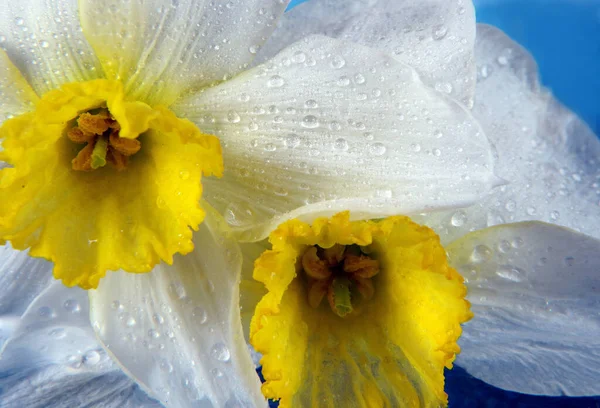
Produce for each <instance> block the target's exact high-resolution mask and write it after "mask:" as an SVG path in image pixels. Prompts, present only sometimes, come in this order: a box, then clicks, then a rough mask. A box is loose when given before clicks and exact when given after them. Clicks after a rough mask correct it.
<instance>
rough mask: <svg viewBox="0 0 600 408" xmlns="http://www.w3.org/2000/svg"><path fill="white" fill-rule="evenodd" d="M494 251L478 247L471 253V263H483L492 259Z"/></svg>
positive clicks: (483, 246)
mask: <svg viewBox="0 0 600 408" xmlns="http://www.w3.org/2000/svg"><path fill="white" fill-rule="evenodd" d="M492 254H493V252H492V250H491V249H490V248H488V247H487V246H485V245H477V246H476V247H475V248H473V252H472V253H471V262H473V263H481V262H486V261H489V260H490V259H492Z"/></svg>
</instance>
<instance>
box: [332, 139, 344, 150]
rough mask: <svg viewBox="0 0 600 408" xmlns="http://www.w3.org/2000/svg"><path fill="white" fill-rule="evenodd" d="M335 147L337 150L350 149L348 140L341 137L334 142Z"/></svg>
mask: <svg viewBox="0 0 600 408" xmlns="http://www.w3.org/2000/svg"><path fill="white" fill-rule="evenodd" d="M333 148H334V149H336V150H341V151H346V150H348V142H347V141H346V139H344V138H341V137H340V138H339V139H336V140H335V142H333Z"/></svg>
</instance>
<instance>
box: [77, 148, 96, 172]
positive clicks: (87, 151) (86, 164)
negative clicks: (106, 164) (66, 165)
mask: <svg viewBox="0 0 600 408" xmlns="http://www.w3.org/2000/svg"><path fill="white" fill-rule="evenodd" d="M95 144H96V143H95V142H89V143H88V144H87V145H86V146H85V147H84V148H83V149H81V150H80V151H79V153H78V154H77V157H75V158H74V159H73V160H72V161H71V165H72V167H73V170H78V171H92V170H93V169H92V153H93V152H94V145H95Z"/></svg>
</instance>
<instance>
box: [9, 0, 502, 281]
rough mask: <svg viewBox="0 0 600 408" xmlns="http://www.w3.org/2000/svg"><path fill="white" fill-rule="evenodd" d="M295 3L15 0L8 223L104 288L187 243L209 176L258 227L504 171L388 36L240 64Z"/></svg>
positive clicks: (317, 40) (264, 231) (458, 197)
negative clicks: (374, 43) (57, 0)
mask: <svg viewBox="0 0 600 408" xmlns="http://www.w3.org/2000/svg"><path fill="white" fill-rule="evenodd" d="M285 3H286V2H285V1H280V0H277V1H275V0H255V1H252V2H250V4H249V5H242V4H235V3H233V2H231V3H227V4H224V5H220V6H215V7H213V6H210V5H199V4H196V3H194V2H187V3H182V4H177V5H174V4H171V3H167V2H163V1H156V2H155V4H154V3H153V4H144V5H137V4H120V3H119V2H115V3H114V4H113V3H112V2H87V1H84V2H80V3H79V4H78V5H75V4H74V3H73V2H66V3H65V4H64V7H63V8H64V10H63V9H61V10H52V11H49V10H47V9H45V8H44V7H39V6H36V5H34V4H32V5H31V6H29V5H28V4H27V3H18V4H17V3H15V4H10V5H7V7H5V9H4V11H3V15H2V20H3V22H2V24H3V25H2V28H1V30H2V33H3V34H2V35H3V37H2V38H3V47H4V48H5V50H6V52H3V53H2V55H1V56H0V58H1V63H2V72H3V76H2V78H0V79H1V81H2V84H3V85H2V87H3V89H5V92H4V95H5V96H6V98H9V99H10V102H5V103H4V105H5V106H4V109H3V111H4V115H8V116H10V118H9V119H8V120H6V121H5V122H4V124H3V126H2V128H1V134H2V139H3V148H4V151H3V152H2V155H1V156H0V158H1V159H3V160H4V161H5V162H6V163H7V164H8V166H9V167H8V168H5V169H3V170H2V185H1V186H0V187H1V188H2V191H3V196H2V202H1V204H2V206H1V207H0V211H1V216H2V219H1V220H2V223H1V224H0V238H1V239H2V240H3V241H9V242H10V243H11V245H12V246H13V247H14V248H16V249H20V250H24V249H27V248H30V251H29V254H30V255H31V256H35V257H42V258H45V259H48V260H50V261H52V262H53V263H54V275H55V277H56V278H58V279H62V280H63V282H64V283H65V284H67V285H69V286H72V285H79V286H81V287H83V288H95V287H97V285H98V282H99V280H100V279H101V278H102V277H103V276H104V274H105V273H106V271H107V270H119V269H123V270H126V271H128V272H148V271H149V270H150V269H152V267H154V266H155V265H156V264H157V263H159V262H160V261H164V262H166V263H169V264H170V263H172V262H173V255H174V254H176V253H182V254H185V253H189V252H190V251H191V250H192V249H193V243H192V230H194V229H196V228H197V227H198V225H199V224H200V223H201V222H202V220H203V217H204V210H203V209H202V207H201V206H200V203H199V200H200V197H201V194H202V193H203V187H204V190H205V191H204V196H205V198H206V199H207V200H208V202H209V203H210V204H211V205H213V206H214V207H215V208H216V209H217V210H218V211H219V212H220V213H221V214H225V215H226V218H227V220H228V221H229V223H230V224H231V225H232V227H233V228H234V230H236V232H237V233H238V234H239V236H240V237H243V238H244V239H252V240H255V239H262V238H264V237H265V236H267V235H268V233H269V231H271V230H272V229H273V228H274V226H276V225H277V224H278V223H280V222H281V221H282V220H284V219H286V218H289V217H292V216H301V215H302V214H306V213H310V214H314V213H317V212H320V213H331V212H332V211H336V210H340V209H343V208H346V207H350V206H351V207H353V208H354V209H356V210H357V214H358V213H359V211H360V213H362V214H363V216H366V215H368V214H371V215H379V214H391V213H395V212H397V211H402V212H414V211H421V210H427V209H430V208H431V207H432V205H435V206H436V207H453V206H457V205H465V204H467V203H471V202H473V201H475V200H476V199H478V198H480V197H482V196H483V195H484V194H485V193H486V192H487V191H488V190H489V189H490V188H491V187H492V186H493V185H494V183H497V180H496V179H495V178H494V176H493V173H492V155H491V154H490V149H489V145H488V142H487V139H486V138H485V135H484V134H483V132H481V129H479V127H478V125H477V123H476V122H475V121H474V120H473V118H472V116H471V115H470V114H469V113H468V112H467V111H466V110H465V109H464V108H462V107H461V106H460V105H459V104H457V103H455V102H452V101H450V100H448V99H446V98H444V97H443V96H441V95H440V94H438V93H436V92H435V91H432V90H431V89H429V88H428V87H426V86H425V85H424V83H423V82H422V81H421V80H420V79H419V77H418V76H417V74H416V73H415V71H414V70H413V69H412V68H410V67H409V66H407V65H404V64H403V63H402V62H400V61H398V60H395V59H393V58H392V57H389V56H387V55H385V54H383V53H381V52H378V51H375V50H370V49H367V48H363V47H360V46H357V45H353V44H349V43H344V42H341V41H338V40H333V39H327V38H323V37H312V38H309V39H307V40H306V41H304V42H300V43H297V44H295V45H292V46H290V47H288V48H287V49H286V50H284V51H282V52H281V53H280V54H279V55H277V56H276V57H274V58H272V59H271V60H269V61H268V62H267V63H265V64H264V65H262V66H258V67H255V68H252V69H249V70H247V71H245V72H240V71H243V69H244V68H247V67H248V65H249V64H250V63H251V61H252V59H253V56H254V54H255V53H256V50H257V49H258V48H259V46H260V44H261V43H262V42H263V41H264V39H266V38H267V37H268V35H269V33H270V32H271V31H272V29H273V28H274V25H275V21H276V19H277V18H278V17H279V16H280V15H281V14H282V13H283V10H284V8H285ZM266 6H268V7H266ZM212 18H214V21H213V20H211V19H212ZM230 21H234V22H235V23H234V24H233V25H234V28H233V29H231V28H226V26H227V24H228V22H230ZM234 39H235V40H234ZM188 119H189V120H188ZM190 120H191V121H192V122H190ZM405 122H406V123H409V124H408V125H407V126H404V125H403V123H405ZM444 134H446V135H449V134H452V138H447V141H444V139H443V135H444ZM212 135H217V136H218V137H219V139H220V142H221V143H222V145H223V146H224V147H225V153H224V156H223V159H224V161H225V167H226V170H225V172H224V173H223V163H222V161H221V151H220V145H219V140H217V138H216V137H214V136H212ZM440 138H442V139H440ZM421 150H424V151H427V152H428V153H427V154H426V155H423V154H420V151H421ZM417 155H420V156H422V157H420V158H418V159H416V156H417ZM222 174H223V176H224V177H223V179H222V180H218V179H214V180H209V179H207V180H203V181H204V183H203V185H201V184H200V178H201V176H202V175H204V176H209V175H216V176H221V175H222ZM424 179H426V180H427V182H426V183H422V181H423V180H424ZM349 180H352V182H355V183H356V185H357V186H360V188H353V186H352V185H351V184H350V183H349ZM418 185H420V188H419V189H417V188H416V187H417V186H418ZM197 244H198V245H201V244H200V243H197Z"/></svg>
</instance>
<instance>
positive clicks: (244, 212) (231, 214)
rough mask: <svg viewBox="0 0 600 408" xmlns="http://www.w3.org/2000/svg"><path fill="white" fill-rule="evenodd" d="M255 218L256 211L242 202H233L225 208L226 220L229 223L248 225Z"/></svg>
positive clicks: (238, 225) (237, 225) (239, 225)
mask: <svg viewBox="0 0 600 408" xmlns="http://www.w3.org/2000/svg"><path fill="white" fill-rule="evenodd" d="M253 219H254V212H252V210H251V209H250V208H247V207H243V206H242V205H240V204H236V203H231V204H229V205H228V206H227V208H226V209H225V221H227V223H228V224H229V225H232V226H236V227H241V226H244V225H248V224H249V223H251V222H252V220H253Z"/></svg>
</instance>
